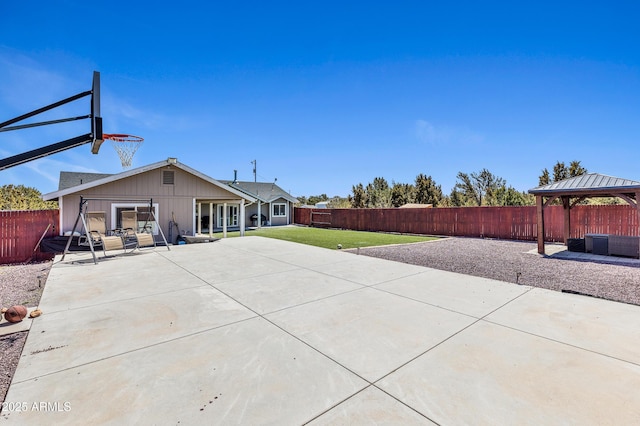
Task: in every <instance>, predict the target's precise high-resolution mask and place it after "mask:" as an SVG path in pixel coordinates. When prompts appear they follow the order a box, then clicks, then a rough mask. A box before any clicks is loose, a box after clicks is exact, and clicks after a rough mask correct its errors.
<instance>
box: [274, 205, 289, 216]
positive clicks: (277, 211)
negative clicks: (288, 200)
mask: <svg viewBox="0 0 640 426" xmlns="http://www.w3.org/2000/svg"><path fill="white" fill-rule="evenodd" d="M286 215H287V205H286V204H274V205H273V216H280V217H282V216H286Z"/></svg>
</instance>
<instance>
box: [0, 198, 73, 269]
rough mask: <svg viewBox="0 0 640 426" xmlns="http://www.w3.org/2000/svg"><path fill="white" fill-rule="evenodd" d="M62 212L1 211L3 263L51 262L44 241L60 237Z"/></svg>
mask: <svg viewBox="0 0 640 426" xmlns="http://www.w3.org/2000/svg"><path fill="white" fill-rule="evenodd" d="M59 219H60V211H59V210H24V211H0V264H9V263H23V262H29V261H33V260H36V261H42V260H50V259H52V258H53V256H54V255H53V253H43V252H41V251H40V247H39V246H40V245H39V242H40V240H41V239H42V238H47V237H54V236H56V235H58V224H59Z"/></svg>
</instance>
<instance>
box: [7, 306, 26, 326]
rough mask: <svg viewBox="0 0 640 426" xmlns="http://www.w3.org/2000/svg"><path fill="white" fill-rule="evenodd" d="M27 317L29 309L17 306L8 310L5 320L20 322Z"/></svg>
mask: <svg viewBox="0 0 640 426" xmlns="http://www.w3.org/2000/svg"><path fill="white" fill-rule="evenodd" d="M26 316H27V308H25V307H24V306H22V305H15V306H12V307H10V308H9V309H7V312H5V313H4V319H6V320H7V321H9V322H20V321H22V320H23V319H24V317H26Z"/></svg>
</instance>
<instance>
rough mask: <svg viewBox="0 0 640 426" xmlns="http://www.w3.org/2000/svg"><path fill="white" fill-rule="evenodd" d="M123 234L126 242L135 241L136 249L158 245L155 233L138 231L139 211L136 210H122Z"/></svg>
mask: <svg viewBox="0 0 640 426" xmlns="http://www.w3.org/2000/svg"><path fill="white" fill-rule="evenodd" d="M145 229H146V228H145ZM122 234H123V238H124V239H125V244H127V245H128V244H129V243H128V242H130V241H133V242H134V244H135V247H134V249H136V248H137V249H142V248H154V247H155V246H156V241H155V239H154V238H153V234H151V233H148V232H138V212H136V211H135V210H127V211H123V212H122Z"/></svg>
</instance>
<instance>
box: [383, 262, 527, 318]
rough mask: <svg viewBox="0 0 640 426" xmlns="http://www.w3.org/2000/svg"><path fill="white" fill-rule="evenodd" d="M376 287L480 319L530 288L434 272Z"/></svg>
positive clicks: (427, 270) (434, 270)
mask: <svg viewBox="0 0 640 426" xmlns="http://www.w3.org/2000/svg"><path fill="white" fill-rule="evenodd" d="M375 288H378V289H380V290H385V291H388V292H391V293H394V294H398V295H401V296H405V297H409V298H412V299H416V300H420V301H422V302H425V303H429V304H431V305H434V306H439V307H442V308H446V309H451V310H453V311H456V312H460V313H463V314H467V315H472V316H474V317H477V318H481V317H483V316H485V315H487V314H488V313H490V312H491V311H493V310H494V309H497V308H499V307H500V306H502V305H504V304H505V303H507V302H509V301H511V300H513V299H514V298H516V297H518V296H520V295H521V294H523V293H525V292H527V291H528V290H530V289H531V287H526V286H518V285H514V284H510V283H505V282H502V281H496V280H490V279H487V278H480V277H473V276H471V275H462V274H455V273H452V272H447V271H439V270H436V269H425V271H424V272H422V273H420V274H417V275H411V276H409V277H404V278H399V279H397V280H394V281H390V282H386V283H384V284H379V285H376V286H375Z"/></svg>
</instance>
